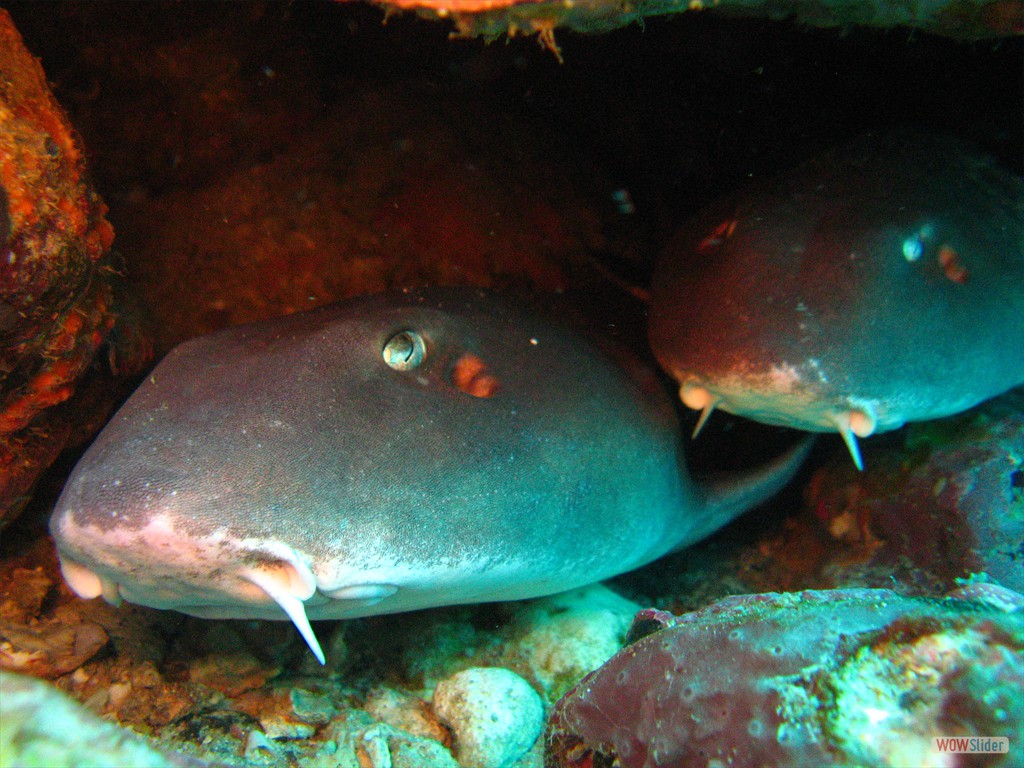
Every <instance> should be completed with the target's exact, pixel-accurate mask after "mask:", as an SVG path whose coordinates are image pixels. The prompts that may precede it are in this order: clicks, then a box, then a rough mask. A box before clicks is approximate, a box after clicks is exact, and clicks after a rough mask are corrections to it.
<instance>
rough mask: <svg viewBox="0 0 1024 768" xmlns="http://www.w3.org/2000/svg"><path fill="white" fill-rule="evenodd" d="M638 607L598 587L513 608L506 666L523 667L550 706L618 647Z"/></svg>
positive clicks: (585, 588) (505, 660)
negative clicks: (539, 687)
mask: <svg viewBox="0 0 1024 768" xmlns="http://www.w3.org/2000/svg"><path fill="white" fill-rule="evenodd" d="M639 610H640V606H639V605H637V604H636V603H634V602H632V601H631V600H627V599H626V598H624V597H620V596H619V595H617V594H615V593H614V592H612V591H611V590H610V589H608V588H607V587H604V586H602V585H601V584H592V585H590V586H587V587H583V588H582V589H576V590H573V591H572V592H564V593H562V594H559V595H552V596H551V597H546V598H542V599H540V600H535V601H531V602H529V603H524V604H522V605H520V606H518V607H517V608H516V609H515V613H514V615H513V619H512V622H511V626H510V628H509V634H510V638H509V642H508V645H507V650H506V651H505V654H504V659H503V661H504V663H505V665H506V666H512V667H516V668H520V667H522V666H525V668H526V669H528V670H529V671H530V672H531V676H532V678H533V679H534V680H536V681H537V683H539V684H540V686H541V688H542V691H543V693H544V694H545V698H546V699H547V700H548V701H556V700H558V699H559V698H560V697H561V696H562V695H563V694H565V692H566V691H568V690H569V689H570V688H571V687H572V686H574V685H576V683H578V682H579V681H580V678H582V677H583V676H584V675H585V674H587V673H588V672H592V671H593V670H595V669H597V668H598V667H599V666H601V665H602V664H604V663H605V662H606V661H608V659H610V658H611V657H612V656H613V655H614V654H615V653H616V652H617V651H618V650H619V649H620V648H621V647H622V644H623V641H624V639H625V636H626V631H627V630H628V629H629V627H630V624H631V622H632V620H633V616H634V614H636V612H637V611H639Z"/></svg>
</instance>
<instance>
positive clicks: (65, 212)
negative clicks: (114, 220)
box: [0, 10, 147, 527]
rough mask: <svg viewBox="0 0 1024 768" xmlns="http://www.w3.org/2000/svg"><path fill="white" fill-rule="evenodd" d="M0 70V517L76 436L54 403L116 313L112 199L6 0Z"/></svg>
mask: <svg viewBox="0 0 1024 768" xmlns="http://www.w3.org/2000/svg"><path fill="white" fill-rule="evenodd" d="M0 72H3V77H2V78H0V527H2V526H3V525H4V524H6V523H8V522H10V520H12V519H13V518H14V517H16V516H17V515H18V513H19V512H20V511H21V509H22V508H23V506H24V505H25V503H26V502H27V501H28V499H29V496H30V494H31V490H32V488H33V486H34V485H35V481H36V479H37V477H38V476H39V474H40V473H41V472H42V471H43V470H44V469H46V468H47V467H48V466H49V465H50V463H51V462H52V461H53V460H54V459H55V458H56V456H57V454H58V453H59V452H60V451H61V449H63V447H64V446H65V444H66V443H67V442H68V440H69V439H71V437H72V436H73V433H74V432H75V429H76V421H77V419H76V418H73V417H72V416H71V415H69V414H68V413H65V412H63V411H61V410H60V409H56V410H55V407H56V406H58V405H60V404H61V403H63V402H64V401H66V400H67V399H68V398H70V397H71V396H72V395H73V394H74V393H75V390H76V388H77V387H78V382H79V379H80V378H81V377H82V376H83V374H84V373H85V372H86V371H87V369H88V368H89V366H90V364H91V363H92V361H93V357H94V356H95V355H96V353H97V351H98V350H99V349H100V348H101V346H102V345H103V344H104V343H105V342H106V341H107V340H108V337H109V336H110V333H111V331H112V329H113V326H114V322H115V318H116V314H115V311H114V309H113V301H114V295H113V290H112V287H111V279H112V273H113V272H114V269H113V268H112V266H111V263H110V255H109V251H110V247H111V244H112V243H113V239H114V230H113V228H112V227H111V226H110V223H109V222H108V221H107V219H106V212H107V207H106V205H105V204H104V203H103V201H102V200H101V199H100V198H99V195H97V194H96V192H94V191H93V189H92V186H91V185H90V183H89V181H88V179H87V174H86V166H85V155H84V152H83V150H82V147H81V145H80V142H79V141H78V138H77V136H76V135H75V133H74V131H73V130H72V128H71V125H70V124H69V123H68V120H67V118H66V117H65V115H64V113H63V111H62V110H61V108H60V106H59V105H58V104H57V101H56V100H55V99H54V97H53V94H52V93H50V90H49V87H48V85H47V81H46V75H45V73H44V72H43V70H42V67H41V66H40V64H39V62H38V61H37V60H36V59H35V58H33V56H32V55H31V54H30V53H29V52H28V51H27V50H26V49H25V47H24V45H23V44H22V40H21V37H20V36H19V34H18V31H17V30H16V29H15V27H14V24H13V22H12V21H11V18H10V16H9V15H8V13H7V11H5V10H0ZM129 336H130V334H129ZM146 350H147V348H146V346H145V345H144V344H142V345H139V346H138V347H137V348H136V349H135V350H134V352H129V351H128V350H126V352H127V354H126V356H122V357H120V358H119V359H118V362H117V363H116V365H117V366H118V367H119V368H120V367H122V366H123V368H124V372H126V373H131V372H134V371H135V370H138V368H139V367H141V365H142V364H144V363H145V361H146V358H147V351H146ZM82 421H84V418H83V419H82Z"/></svg>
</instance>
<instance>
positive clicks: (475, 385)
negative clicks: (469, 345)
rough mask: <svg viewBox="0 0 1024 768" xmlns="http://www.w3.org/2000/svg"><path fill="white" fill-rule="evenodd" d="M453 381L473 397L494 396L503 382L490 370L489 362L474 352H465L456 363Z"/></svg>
mask: <svg viewBox="0 0 1024 768" xmlns="http://www.w3.org/2000/svg"><path fill="white" fill-rule="evenodd" d="M452 383H454V384H455V386H456V387H458V388H459V389H461V390H462V391H463V392H465V393H466V394H467V395H472V396H473V397H493V396H494V395H496V394H497V393H498V390H499V389H500V388H501V382H500V381H498V378H497V377H496V376H495V375H494V374H492V373H491V372H490V370H488V368H487V364H486V363H485V362H484V361H483V360H481V359H480V358H479V357H477V356H476V355H473V354H465V355H463V356H462V357H460V358H459V360H458V362H457V363H455V370H454V371H452Z"/></svg>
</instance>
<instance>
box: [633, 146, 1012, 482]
mask: <svg viewBox="0 0 1024 768" xmlns="http://www.w3.org/2000/svg"><path fill="white" fill-rule="evenodd" d="M651 298H652V301H651V318H650V341H651V346H652V348H653V350H654V352H655V355H656V356H657V357H658V360H659V362H660V363H661V365H662V366H663V367H664V368H665V370H666V371H667V372H668V373H670V374H671V375H672V376H673V377H675V378H676V380H677V381H678V382H679V384H680V396H681V397H682V399H683V402H685V403H686V404H687V405H688V406H690V407H691V408H696V409H698V410H701V411H703V414H702V418H701V420H700V422H698V429H699V427H700V426H701V425H702V424H703V422H704V419H706V417H707V415H708V414H710V413H711V411H712V410H713V409H714V408H721V409H723V410H726V411H730V412H732V413H735V414H738V415H741V416H747V417H749V418H752V419H756V420H758V421H763V422H766V423H769V424H779V425H784V426H790V427H795V428H798V429H805V430H811V431H838V432H839V433H840V434H842V435H843V437H844V438H845V439H846V442H847V445H848V446H849V448H850V452H851V454H852V455H853V457H854V461H855V462H856V463H857V465H858V467H859V466H861V459H860V453H859V450H858V448H857V443H856V436H859V437H866V436H868V435H870V434H873V433H876V432H883V431H886V430H891V429H895V428H897V427H900V426H902V425H903V424H904V423H905V422H907V421H918V420H924V419H931V418H937V417H941V416H947V415H949V414H952V413H956V412H958V411H961V410H964V409H966V408H969V407H971V406H973V405H975V404H977V403H979V402H981V401H982V400H985V399H987V398H989V397H993V396H994V395H997V394H999V393H1001V392H1004V391H1005V390H1007V389H1009V388H1011V387H1014V386H1016V385H1018V384H1021V383H1024V182H1022V181H1021V179H1019V178H1017V177H1015V176H1013V175H1011V174H1010V173H1008V172H1007V171H1005V170H1002V169H1001V168H999V167H998V166H996V165H995V163H993V162H992V161H991V160H990V159H988V158H986V157H984V156H981V155H979V154H977V153H976V152H974V151H971V150H969V149H968V148H965V147H964V146H963V145H962V144H960V143H959V142H957V141H956V140H954V139H952V138H949V137H936V136H929V135H922V134H917V133H912V132H896V133H892V134H888V135H885V136H863V137H860V138H858V139H856V140H854V141H853V142H851V143H849V144H848V145H846V146H843V147H841V148H839V149H837V150H834V151H832V152H829V153H826V154H825V155H824V156H822V157H819V158H817V159H815V160H812V161H810V162H809V163H807V164H805V165H803V166H802V167H800V168H798V169H796V170H795V171H793V172H791V173H788V174H783V175H782V176H780V177H778V178H776V179H772V180H769V181H767V182H758V183H754V184H752V185H751V186H750V187H749V188H747V189H745V190H742V191H740V192H739V193H738V194H737V195H736V196H735V197H732V198H730V199H727V200H724V201H722V202H720V203H718V204H715V205H713V206H711V207H710V208H708V209H707V210H706V211H704V212H703V213H701V214H699V215H698V216H697V217H696V218H695V219H694V220H693V221H692V222H690V223H689V224H688V225H687V226H686V227H685V228H684V230H683V232H682V233H681V236H680V237H679V238H678V239H677V240H676V241H675V242H674V243H673V245H672V246H671V247H670V248H669V249H668V250H667V251H666V253H665V254H664V255H663V257H662V258H661V260H660V262H659V264H658V267H657V269H656V271H655V275H654V280H653V283H652V288H651Z"/></svg>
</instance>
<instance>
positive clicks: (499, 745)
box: [434, 667, 544, 768]
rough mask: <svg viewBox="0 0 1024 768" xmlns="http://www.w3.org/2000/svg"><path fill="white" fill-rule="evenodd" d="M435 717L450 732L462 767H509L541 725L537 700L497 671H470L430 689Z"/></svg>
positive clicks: (509, 674)
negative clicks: (432, 691)
mask: <svg viewBox="0 0 1024 768" xmlns="http://www.w3.org/2000/svg"><path fill="white" fill-rule="evenodd" d="M434 712H435V713H436V714H437V717H438V719H440V720H441V722H443V723H444V724H446V725H447V726H448V727H449V728H451V729H452V733H453V734H454V741H455V744H454V748H455V749H454V751H455V756H456V758H457V759H458V761H459V765H461V766H462V768H508V766H511V765H512V764H513V763H514V762H515V761H516V760H518V759H519V758H520V757H521V756H522V755H523V754H524V753H526V751H527V750H528V749H530V747H531V746H533V743H534V742H535V741H536V740H537V738H538V737H539V736H540V733H541V729H542V728H543V725H544V705H543V703H542V702H541V699H540V696H538V695H537V693H536V691H534V690H533V688H531V687H530V684H529V683H527V682H526V681H525V680H524V679H523V678H521V677H520V676H519V675H517V674H515V673H514V672H511V671H510V670H507V669H503V668H501V667H473V668H470V669H466V670H463V671H462V672H458V673H456V674H454V675H452V676H451V677H449V678H446V679H445V680H442V681H441V682H440V683H438V684H437V688H436V689H435V690H434Z"/></svg>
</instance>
